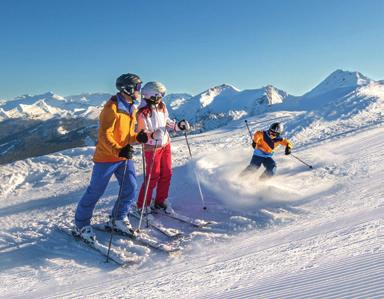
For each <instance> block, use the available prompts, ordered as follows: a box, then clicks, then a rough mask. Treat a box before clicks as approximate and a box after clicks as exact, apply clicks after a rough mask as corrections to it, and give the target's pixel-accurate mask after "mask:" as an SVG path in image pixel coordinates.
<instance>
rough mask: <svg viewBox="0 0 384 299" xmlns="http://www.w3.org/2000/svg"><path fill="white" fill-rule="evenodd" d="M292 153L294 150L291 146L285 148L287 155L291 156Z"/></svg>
mask: <svg viewBox="0 0 384 299" xmlns="http://www.w3.org/2000/svg"><path fill="white" fill-rule="evenodd" d="M291 152H292V149H291V148H290V147H289V146H287V147H285V154H286V155H290V154H291Z"/></svg>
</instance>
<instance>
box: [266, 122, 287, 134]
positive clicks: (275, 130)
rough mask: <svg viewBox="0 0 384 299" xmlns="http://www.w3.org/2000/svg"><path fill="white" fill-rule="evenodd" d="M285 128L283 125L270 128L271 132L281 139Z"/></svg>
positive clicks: (274, 124)
mask: <svg viewBox="0 0 384 299" xmlns="http://www.w3.org/2000/svg"><path fill="white" fill-rule="evenodd" d="M283 130H284V127H283V124H281V123H273V124H272V125H271V126H270V127H269V130H268V131H269V132H270V133H272V134H273V135H275V136H276V137H279V136H280V134H281V133H283Z"/></svg>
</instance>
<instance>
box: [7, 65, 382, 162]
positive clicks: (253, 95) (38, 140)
mask: <svg viewBox="0 0 384 299" xmlns="http://www.w3.org/2000/svg"><path fill="white" fill-rule="evenodd" d="M383 90H384V80H382V81H375V80H371V79H369V78H367V77H366V76H364V75H362V74H361V73H359V72H348V71H342V70H336V71H335V72H333V73H332V74H330V75H329V76H328V77H327V78H326V79H325V80H323V81H322V82H321V83H320V84H318V85H317V86H316V87H314V88H313V89H312V90H310V91H309V92H307V93H305V94H304V95H303V96H300V97H297V96H293V95H289V94H288V93H286V92H285V91H283V90H280V89H278V88H276V87H274V86H272V85H268V86H265V87H262V88H258V89H248V90H239V89H237V88H236V87H234V86H232V85H229V84H222V85H219V86H215V87H211V88H209V89H207V90H205V91H203V92H201V93H199V94H198V95H195V96H192V95H190V94H188V93H178V94H169V95H167V96H166V97H165V99H164V101H165V102H166V104H167V106H168V110H169V112H170V116H171V117H172V118H176V119H183V118H185V119H187V120H189V121H190V122H191V124H192V125H193V130H194V131H195V132H201V131H206V130H210V129H214V128H218V127H220V126H223V125H226V124H228V123H230V122H231V121H233V120H238V119H241V118H245V117H247V116H253V115H258V114H261V113H265V112H273V111H284V110H286V111H288V110H289V111H293V110H295V111H296V110H297V111H303V110H305V111H315V110H316V114H317V115H321V116H322V117H344V116H345V115H351V113H354V112H353V111H355V112H356V113H359V112H361V111H362V109H364V107H367V106H368V105H370V103H371V102H370V100H369V99H374V100H373V101H376V99H380V100H382V99H383V98H384V91H383ZM110 97H111V94H107V93H93V94H92V93H87V94H81V95H73V96H66V97H63V96H60V95H56V94H54V93H52V92H47V93H45V94H41V95H33V96H31V95H24V96H20V97H17V98H15V99H13V100H8V101H5V100H0V125H1V127H2V130H1V131H0V163H7V162H11V161H15V160H18V159H23V158H27V157H31V156H36V155H43V154H47V153H50V152H54V151H57V150H63V149H66V148H72V147H78V146H84V145H92V144H94V143H95V141H96V136H97V125H98V124H97V119H98V115H99V113H100V111H101V109H102V105H103V103H104V102H105V101H106V100H108V99H109V98H110ZM335 105H336V106H335ZM340 111H343V112H344V113H342V114H343V115H344V116H343V115H340Z"/></svg>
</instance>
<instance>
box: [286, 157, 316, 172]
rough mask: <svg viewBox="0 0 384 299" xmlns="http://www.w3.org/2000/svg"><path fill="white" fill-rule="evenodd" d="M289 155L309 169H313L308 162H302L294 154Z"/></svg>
mask: <svg viewBox="0 0 384 299" xmlns="http://www.w3.org/2000/svg"><path fill="white" fill-rule="evenodd" d="M290 156H292V157H293V158H295V159H296V160H298V161H300V162H301V163H303V164H304V165H306V166H308V167H309V168H310V169H313V166H312V165H309V164H308V163H306V162H304V161H303V160H301V159H300V158H299V157H296V156H295V155H294V154H290Z"/></svg>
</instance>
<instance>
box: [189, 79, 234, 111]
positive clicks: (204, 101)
mask: <svg viewBox="0 0 384 299" xmlns="http://www.w3.org/2000/svg"><path fill="white" fill-rule="evenodd" d="M239 92H240V90H239V89H237V88H236V87H234V86H232V85H229V84H221V85H218V86H215V87H211V88H209V89H207V90H206V91H204V92H202V93H201V94H199V95H197V96H196V97H198V98H199V102H200V105H201V107H202V108H204V107H206V106H208V105H209V104H211V103H212V101H213V100H214V99H215V98H216V97H218V96H225V97H228V96H232V95H235V94H237V93H239Z"/></svg>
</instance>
